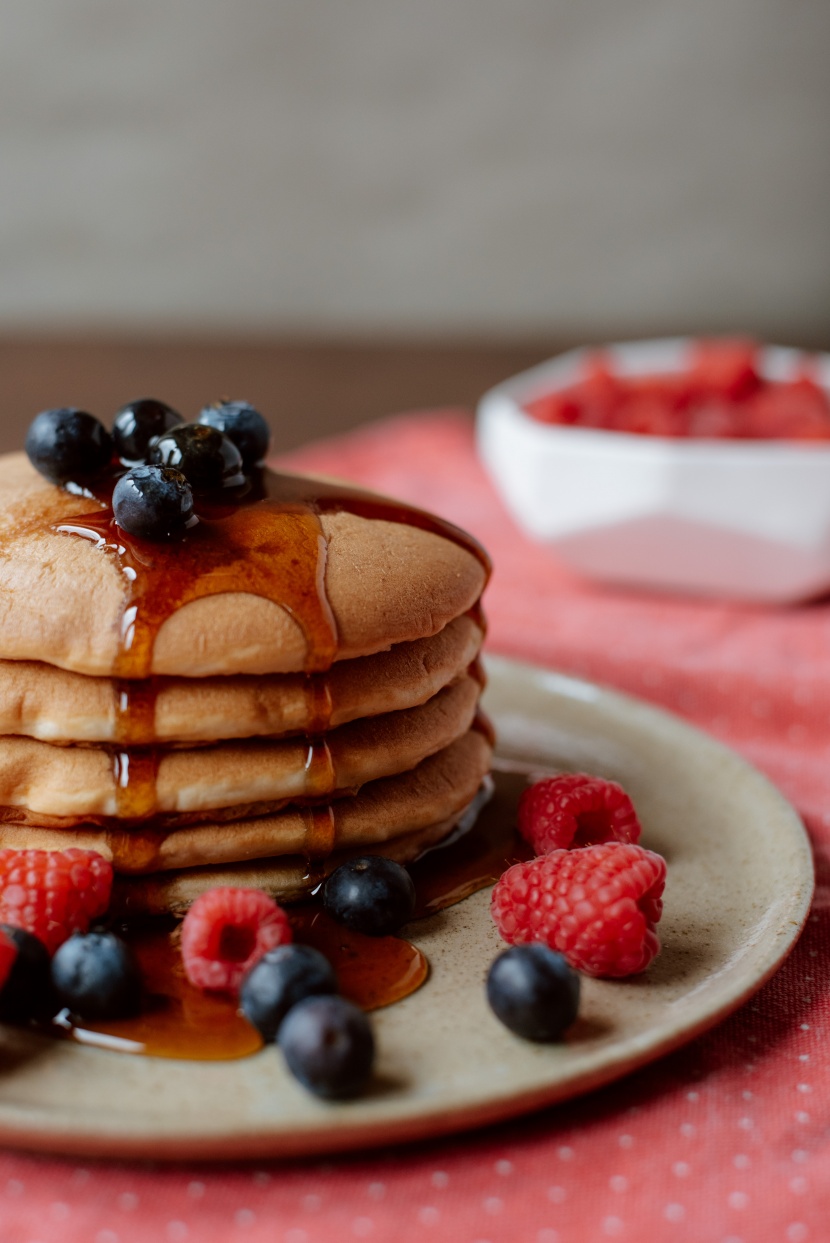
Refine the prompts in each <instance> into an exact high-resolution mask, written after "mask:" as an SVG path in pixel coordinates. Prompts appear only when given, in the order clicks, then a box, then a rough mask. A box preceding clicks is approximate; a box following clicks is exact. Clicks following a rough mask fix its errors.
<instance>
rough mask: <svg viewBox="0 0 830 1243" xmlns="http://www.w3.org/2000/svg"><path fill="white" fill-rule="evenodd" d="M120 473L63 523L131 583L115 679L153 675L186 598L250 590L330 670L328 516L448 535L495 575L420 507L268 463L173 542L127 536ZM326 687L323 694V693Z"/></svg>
mask: <svg viewBox="0 0 830 1243" xmlns="http://www.w3.org/2000/svg"><path fill="white" fill-rule="evenodd" d="M113 483H114V477H112V476H111V477H109V478H107V480H106V481H105V482H103V483H102V485H101V490H100V493H99V495H98V499H99V502H100V504H101V508H100V510H98V511H97V512H96V513H92V514H85V515H82V516H80V517H77V518H72V519H71V520H69V521H67V522H63V523H60V524H58V526H57V528H56V529H57V530H58V531H59V532H61V533H63V534H67V535H71V536H76V537H81V538H84V539H89V540H92V541H93V542H94V543H95V544H96V545H97V546H98V547H99V548H101V549H102V551H104V552H106V553H107V554H109V555H111V556H113V557H115V559H116V561H117V563H118V565H119V567H120V569H121V572H122V575H123V578H124V584H125V602H124V608H123V612H122V617H121V626H120V650H119V653H118V657H117V660H116V669H115V675H116V677H119V678H122V679H144V678H148V677H149V676H150V674H151V670H152V660H153V647H154V644H155V640H156V636H157V634H158V631H159V629H160V628H161V626H162V625H163V624H164V622H165V621H166V620H167V619H168V618H169V617H171V616H172V614H173V613H175V612H176V611H177V610H178V609H180V608H182V607H183V605H185V604H188V603H191V602H192V601H194V600H199V599H203V598H205V597H207V596H212V595H220V594H226V593H233V592H243V593H247V594H250V595H255V596H262V597H263V598H265V599H267V600H271V601H273V602H274V603H275V604H278V605H280V606H281V607H282V608H284V609H285V610H286V611H287V612H288V613H290V615H291V616H292V617H293V618H294V619H295V620H296V622H297V624H298V625H299V626H300V628H301V630H302V632H303V635H304V637H305V640H306V645H307V651H306V661H305V672H306V673H308V674H313V673H319V672H324V671H325V670H327V669H328V668H330V666H331V664H332V662H333V661H334V659H335V657H336V655H337V627H336V625H335V621H334V617H333V614H332V612H331V608H330V606H329V603H328V599H327V598H326V593H325V585H324V584H325V569H326V552H327V545H326V539H325V535H324V533H323V529H322V526H321V523H320V516H321V515H322V514H332V513H339V512H347V513H351V514H354V515H356V516H359V517H363V518H370V519H375V520H382V521H386V522H398V523H401V524H403V525H406V526H413V527H418V528H420V529H422V530H427V531H431V532H433V533H434V534H437V535H441V536H443V537H444V538H445V539H449V540H451V541H452V542H454V543H456V544H458V545H460V546H461V547H463V548H466V549H467V550H468V551H469V552H470V553H472V554H473V555H474V556H475V557H476V558H477V559H478V560H479V561H480V562H481V564H482V565H483V566H484V567H485V569H486V571H487V572H488V573H489V569H490V563H489V560H488V558H487V555H486V553H485V552H484V550H483V549H482V548H481V547H480V545H479V544H478V543H477V542H476V541H475V540H474V539H472V538H471V537H470V536H469V535H467V534H466V533H465V532H463V531H461V530H459V528H457V527H455V526H453V525H452V524H451V523H448V522H444V521H442V520H441V519H440V518H436V517H434V516H433V515H432V514H428V513H426V512H424V511H422V510H419V509H415V508H412V507H411V506H408V505H404V504H402V503H398V502H395V501H389V500H386V499H384V498H379V497H376V496H372V495H371V494H370V493H367V492H362V491H361V490H360V489H357V488H348V487H345V486H342V487H341V486H338V485H334V484H327V483H322V482H320V481H317V480H310V479H304V478H302V477H300V476H293V475H280V474H275V473H274V472H272V471H269V470H263V471H261V472H259V473H258V475H257V476H256V477H255V478H254V479H253V480H252V481H251V485H250V488H249V489H248V491H247V492H243V493H241V494H235V495H232V496H229V497H228V501H227V503H225V504H222V505H218V504H215V503H205V504H203V506H202V507H201V509H200V520H199V522H198V523H197V524H196V525H195V526H193V527H192V528H190V529H189V530H188V531H186V532H185V534H184V535H183V536H182V537H181V538H180V539H177V540H175V541H171V542H169V543H161V542H159V543H150V542H148V541H146V540H141V539H136V538H133V537H130V536H128V535H126V534H125V532H123V531H122V530H121V529H120V528H119V527H118V526H116V524H115V521H114V519H113V513H112V508H111V505H110V498H111V488H112V485H113ZM323 694H324V692H323Z"/></svg>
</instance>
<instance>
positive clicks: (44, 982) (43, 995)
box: [0, 924, 55, 1022]
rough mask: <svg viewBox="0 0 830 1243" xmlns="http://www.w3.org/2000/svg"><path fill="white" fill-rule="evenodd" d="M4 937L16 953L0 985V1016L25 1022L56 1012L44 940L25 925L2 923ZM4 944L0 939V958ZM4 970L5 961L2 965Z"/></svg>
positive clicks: (0, 969)
mask: <svg viewBox="0 0 830 1243" xmlns="http://www.w3.org/2000/svg"><path fill="white" fill-rule="evenodd" d="M0 933H2V934H3V938H4V939H7V940H9V941H11V943H12V945H13V946H14V947H15V950H16V955H15V957H14V960H13V962H12V966H11V970H10V971H9V973H8V976H7V977H6V981H5V983H4V984H3V985H2V988H0V1018H2V1019H12V1020H16V1021H18V1022H22V1021H23V1020H25V1019H31V1018H35V1017H41V1016H44V1017H45V1016H48V1015H49V1014H51V1013H52V1012H54V1008H55V1007H54V1006H53V1005H51V1004H50V1003H51V1001H52V999H53V993H52V978H51V975H50V970H49V951H48V950H47V948H46V946H45V945H44V944H43V942H42V941H41V940H40V939H39V938H38V937H36V936H33V935H32V933H31V932H26V931H24V929H23V928H13V927H12V926H11V924H3V925H2V926H0ZM2 952H3V944H2V941H0V958H2ZM0 973H2V965H0Z"/></svg>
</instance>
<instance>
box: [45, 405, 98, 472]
mask: <svg viewBox="0 0 830 1243" xmlns="http://www.w3.org/2000/svg"><path fill="white" fill-rule="evenodd" d="M26 453H27V454H28V457H29V461H30V462H31V463H32V465H33V466H34V468H35V470H38V471H40V473H41V475H45V477H46V478H47V479H48V480H49V481H50V482H51V483H58V484H67V483H75V484H85V483H89V482H91V481H92V480H93V479H96V478H97V477H98V476H99V475H100V474H101V472H102V471H103V470H104V468H105V467H106V466H108V465H109V463H110V461H111V460H112V437H111V436H110V434H109V432H108V431H107V430H106V429H105V428H104V427H103V426H102V425H101V424H100V423H99V422H98V420H97V419H96V418H93V416H92V415H91V414H86V413H85V411H83V410H75V409H72V408H71V407H68V406H67V407H63V408H61V409H60V410H44V411H43V412H42V414H39V415H38V416H37V418H35V419H34V420H33V422H32V424H31V426H30V427H29V431H28V433H27V435H26Z"/></svg>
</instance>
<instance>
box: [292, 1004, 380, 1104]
mask: <svg viewBox="0 0 830 1243" xmlns="http://www.w3.org/2000/svg"><path fill="white" fill-rule="evenodd" d="M277 1043H278V1044H279V1047H280V1048H281V1049H282V1053H283V1056H284V1058H285V1061H286V1064H287V1066H288V1069H289V1070H290V1071H291V1073H292V1075H294V1077H295V1078H296V1079H299V1081H300V1083H302V1084H303V1085H304V1086H305V1087H306V1088H308V1090H309V1091H310V1092H314V1093H315V1095H317V1096H324V1097H327V1098H329V1099H332V1100H336V1099H337V1098H342V1097H347V1096H356V1095H357V1093H358V1092H359V1091H360V1090H361V1088H362V1087H363V1086H364V1084H365V1083H366V1081H367V1079H368V1078H369V1075H370V1073H371V1070H372V1062H373V1060H374V1056H375V1040H374V1037H373V1035H372V1029H371V1027H370V1026H369V1020H368V1019H367V1018H366V1015H365V1014H364V1013H363V1011H362V1010H360V1009H359V1008H358V1007H357V1006H355V1005H353V1004H352V1002H350V1001H346V999H345V998H344V997H306V999H305V1001H299V1002H297V1004H296V1006H293V1007H292V1008H291V1009H290V1010H289V1012H288V1014H287V1015H286V1017H285V1019H284V1020H283V1022H282V1026H281V1027H280V1031H279V1036H278V1037H277Z"/></svg>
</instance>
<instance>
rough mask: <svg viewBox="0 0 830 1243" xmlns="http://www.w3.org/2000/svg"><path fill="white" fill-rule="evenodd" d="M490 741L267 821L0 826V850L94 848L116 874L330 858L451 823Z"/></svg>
mask: <svg viewBox="0 0 830 1243" xmlns="http://www.w3.org/2000/svg"><path fill="white" fill-rule="evenodd" d="M490 755H491V744H490V741H489V739H488V737H487V736H486V735H485V733H483V732H481V731H480V730H478V729H471V730H469V731H468V732H467V733H466V734H465V735H464V736H463V737H462V738H459V739H458V740H457V741H456V742H453V743H451V744H450V746H448V747H445V748H444V749H443V750H441V751H439V752H437V754H435V755H432V756H430V757H429V758H428V759H425V760H424V761H423V762H422V763H421V764H419V765H418V767H417V768H415V769H413V770H412V771H411V772H408V773H404V774H400V775H396V776H393V777H386V778H383V779H382V780H379V781H373V782H370V783H368V784H367V785H365V786H363V788H362V789H361V790H360V791H359V793H357V794H356V795H354V796H352V797H348V798H341V799H337V800H334V801H333V802H332V803H330V804H328V805H327V806H325V807H319V808H316V809H309V808H298V807H288V808H286V809H285V810H284V811H281V812H278V813H277V814H276V815H273V816H259V817H257V818H255V819H250V820H238V821H235V822H233V823H230V824H228V823H219V824H203V825H198V826H195V827H191V828H183V829H175V830H173V831H171V832H169V833H165V832H164V831H154V830H153V829H148V830H146V831H145V832H141V831H139V830H134V831H132V832H131V831H129V830H123V831H120V832H119V831H115V832H112V831H108V830H106V829H95V828H92V827H90V828H86V827H80V828H75V829H48V828H36V827H30V826H24V825H2V826H0V848H7V847H11V848H13V849H17V850H31V849H43V850H66V849H69V848H70V847H80V848H81V849H86V850H97V851H98V852H99V853H100V854H102V855H103V856H104V858H106V859H108V860H109V861H110V862H111V863H112V865H113V868H114V869H115V871H116V872H122V873H134V874H143V873H151V872H162V871H171V870H178V869H182V868H191V867H193V868H203V867H213V866H216V865H220V864H221V865H224V864H227V863H241V862H244V861H245V860H250V859H259V858H272V857H276V856H280V855H296V854H300V855H303V856H305V857H306V858H308V857H315V856H319V857H321V858H323V859H325V860H326V861H329V860H330V856H331V854H332V851H335V852H336V851H337V850H342V849H347V848H353V847H360V848H361V849H363V848H364V847H366V846H374V847H381V853H383V854H387V853H388V846H389V843H391V842H394V841H396V840H397V839H399V838H401V837H404V836H407V835H409V834H412V833H416V832H420V831H423V830H427V829H429V828H430V827H431V826H435V825H438V824H446V825H447V826H448V828H449V827H450V826H451V825H452V823H454V822H455V820H457V818H458V816H459V815H460V814H461V813H462V811H463V810H464V808H465V807H466V806H467V805H468V804H469V803H470V802H472V800H473V798H474V797H475V795H476V791H477V790H478V788H479V786H480V784H481V782H482V779H483V778H484V776H485V775H486V773H487V770H488V767H489V763H490Z"/></svg>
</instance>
